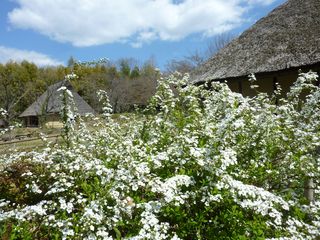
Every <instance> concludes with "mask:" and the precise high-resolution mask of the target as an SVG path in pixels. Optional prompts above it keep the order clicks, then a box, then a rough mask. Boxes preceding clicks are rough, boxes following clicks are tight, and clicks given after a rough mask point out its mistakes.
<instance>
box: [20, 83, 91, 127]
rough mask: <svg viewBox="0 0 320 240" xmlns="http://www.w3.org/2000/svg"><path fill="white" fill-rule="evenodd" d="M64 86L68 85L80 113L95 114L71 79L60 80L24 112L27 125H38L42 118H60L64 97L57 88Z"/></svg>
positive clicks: (21, 115)
mask: <svg viewBox="0 0 320 240" xmlns="http://www.w3.org/2000/svg"><path fill="white" fill-rule="evenodd" d="M62 86H65V87H67V88H68V89H69V90H70V91H71V93H72V95H73V99H74V102H75V107H76V108H77V112H78V113H79V114H80V115H85V114H87V113H92V114H95V111H94V110H93V109H92V108H91V107H90V106H89V104H88V103H87V102H86V101H85V100H84V99H83V98H82V97H81V96H80V95H79V94H78V93H77V92H76V91H75V90H74V89H73V87H72V86H71V84H70V82H69V81H65V80H64V81H60V82H58V83H55V84H53V85H51V86H50V87H49V88H48V89H47V91H46V92H44V93H43V94H42V95H41V96H40V97H39V98H38V99H37V100H36V101H35V102H34V103H32V104H31V105H30V106H29V107H28V108H27V109H26V110H25V111H24V112H23V113H21V114H20V116H19V117H20V118H22V119H23V120H24V124H25V126H27V127H38V126H39V124H40V118H42V119H43V120H44V122H55V121H59V120H60V116H59V112H60V109H61V104H62V99H61V96H60V94H61V92H58V91H57V90H58V89H59V88H61V87H62Z"/></svg>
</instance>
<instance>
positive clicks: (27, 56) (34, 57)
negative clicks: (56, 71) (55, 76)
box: [0, 46, 63, 66]
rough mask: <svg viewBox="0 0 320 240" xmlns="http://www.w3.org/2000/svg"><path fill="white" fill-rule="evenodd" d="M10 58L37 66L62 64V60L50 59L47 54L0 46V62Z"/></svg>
mask: <svg viewBox="0 0 320 240" xmlns="http://www.w3.org/2000/svg"><path fill="white" fill-rule="evenodd" d="M10 60H11V61H14V62H21V61H23V60H27V61H29V62H33V63H35V64H36V65H38V66H48V65H49V66H51V65H60V64H63V63H62V62H60V61H58V60H55V59H52V58H50V57H49V56H47V55H45V54H42V53H38V52H34V51H26V50H20V49H16V48H8V47H4V46H0V62H1V63H6V62H8V61H10Z"/></svg>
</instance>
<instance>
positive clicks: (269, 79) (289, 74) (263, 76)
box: [227, 63, 320, 97]
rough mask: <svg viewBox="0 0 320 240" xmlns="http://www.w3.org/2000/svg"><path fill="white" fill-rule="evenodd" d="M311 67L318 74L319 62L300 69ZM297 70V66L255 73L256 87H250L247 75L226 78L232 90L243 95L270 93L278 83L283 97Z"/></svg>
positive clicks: (304, 70) (294, 79)
mask: <svg viewBox="0 0 320 240" xmlns="http://www.w3.org/2000/svg"><path fill="white" fill-rule="evenodd" d="M311 69H312V71H314V72H317V73H318V75H320V63H319V64H317V65H314V66H309V67H308V66H306V67H304V68H302V69H301V71H302V72H308V71H309V70H311ZM299 72H300V69H299V68H292V69H288V70H282V71H277V72H270V73H260V74H256V79H257V82H256V83H255V85H258V86H259V87H258V88H256V89H251V87H250V85H251V84H250V82H249V77H247V76H246V77H239V78H233V79H228V80H227V84H228V86H229V87H230V89H231V90H232V91H234V92H238V93H241V94H243V95H244V96H249V97H253V96H255V95H256V94H257V91H258V92H264V93H267V94H269V95H272V94H273V92H274V90H275V89H276V83H278V84H279V85H280V86H281V88H282V97H285V96H286V94H287V92H289V90H290V87H291V86H292V85H293V83H294V82H295V81H296V80H297V78H298V76H299ZM319 83H320V79H319V81H318V83H317V84H318V85H319Z"/></svg>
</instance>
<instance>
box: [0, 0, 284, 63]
mask: <svg viewBox="0 0 320 240" xmlns="http://www.w3.org/2000/svg"><path fill="white" fill-rule="evenodd" d="M284 2H285V0H0V62H1V63H5V62H7V61H8V60H9V59H11V60H14V61H21V59H26V60H29V61H33V62H35V63H36V64H37V65H57V64H66V63H67V60H68V59H69V57H70V56H73V57H74V58H76V59H78V60H80V61H91V60H96V59H100V58H105V57H106V58H109V59H110V60H112V61H116V60H117V59H120V58H135V59H137V60H138V61H139V62H140V63H143V62H144V61H146V60H147V59H150V58H153V59H154V60H155V62H156V64H157V66H158V67H160V68H161V69H165V65H166V63H167V62H168V61H169V60H171V59H182V58H183V57H184V56H187V55H188V54H190V53H193V52H194V51H196V50H199V51H202V50H203V49H205V47H206V46H207V43H208V42H209V41H210V40H212V39H213V38H215V37H216V36H217V35H219V34H223V33H230V34H232V35H239V34H240V33H241V32H243V31H244V30H245V29H247V28H248V27H250V26H251V25H252V24H253V23H254V22H255V21H257V20H259V19H260V18H261V17H263V16H265V15H266V14H267V13H268V12H270V11H271V10H272V9H274V8H275V7H277V6H279V5H280V4H282V3H284Z"/></svg>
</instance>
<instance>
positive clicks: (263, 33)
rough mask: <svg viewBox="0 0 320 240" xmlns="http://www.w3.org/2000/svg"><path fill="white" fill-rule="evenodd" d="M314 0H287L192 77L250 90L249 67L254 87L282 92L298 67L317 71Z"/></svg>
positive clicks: (317, 7) (319, 7) (318, 24)
mask: <svg viewBox="0 0 320 240" xmlns="http://www.w3.org/2000/svg"><path fill="white" fill-rule="evenodd" d="M319 13H320V0H288V1H287V2H285V3H284V4H283V5H281V6H279V7H277V8H276V9H274V10H273V11H272V12H271V13H269V14H268V15H267V16H266V17H264V18H262V19H260V20H259V21H258V22H257V23H255V24H254V25H253V26H252V27H251V28H249V29H248V30H247V31H245V32H243V33H242V34H241V35H240V36H239V37H238V38H236V39H234V40H233V41H232V42H230V43H229V44H228V45H227V46H226V47H224V48H223V49H221V51H219V52H218V53H217V54H216V55H215V56H213V57H212V58H211V59H209V60H208V61H207V62H206V63H205V64H204V65H203V66H202V67H201V69H200V70H199V72H201V74H199V75H198V76H197V77H195V80H194V81H195V82H196V83H197V84H201V83H203V82H205V81H221V82H222V81H227V83H228V85H229V86H230V88H231V89H232V90H233V91H236V92H240V93H242V94H243V95H245V96H252V95H254V94H255V93H254V91H253V90H252V89H251V88H250V87H249V82H248V75H249V74H250V73H255V74H256V78H257V80H258V83H257V84H258V85H259V86H260V89H258V90H259V91H262V92H267V93H271V92H273V90H274V89H275V86H276V84H277V83H278V84H280V85H281V87H282V89H283V90H284V92H287V91H288V90H289V87H290V86H291V84H292V83H293V82H294V81H295V80H296V79H297V76H298V73H299V69H301V70H302V71H309V70H313V71H316V72H320V14H319Z"/></svg>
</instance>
